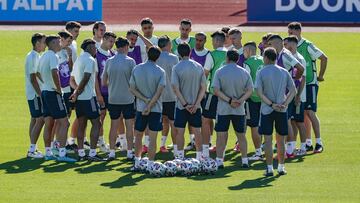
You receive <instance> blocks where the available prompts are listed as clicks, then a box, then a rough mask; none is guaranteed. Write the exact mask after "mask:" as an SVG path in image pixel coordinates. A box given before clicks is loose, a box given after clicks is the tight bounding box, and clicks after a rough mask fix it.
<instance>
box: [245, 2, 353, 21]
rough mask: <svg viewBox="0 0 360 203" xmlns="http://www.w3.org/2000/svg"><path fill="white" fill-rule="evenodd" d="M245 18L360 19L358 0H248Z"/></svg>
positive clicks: (250, 19)
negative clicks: (246, 16)
mask: <svg viewBox="0 0 360 203" xmlns="http://www.w3.org/2000/svg"><path fill="white" fill-rule="evenodd" d="M247 6H248V8H247V11H248V22H274V23H276V22H291V21H300V22H308V23H360V0H248V1H247Z"/></svg>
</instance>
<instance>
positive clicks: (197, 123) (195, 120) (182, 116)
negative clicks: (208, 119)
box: [174, 108, 201, 128]
mask: <svg viewBox="0 0 360 203" xmlns="http://www.w3.org/2000/svg"><path fill="white" fill-rule="evenodd" d="M186 123H189V125H190V126H192V127H194V128H200V127H201V109H198V110H197V111H196V112H195V113H194V114H190V113H189V112H188V111H187V110H186V109H183V110H180V109H178V108H176V110H175V122H174V125H175V127H177V128H185V126H186Z"/></svg>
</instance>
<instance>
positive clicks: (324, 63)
mask: <svg viewBox="0 0 360 203" xmlns="http://www.w3.org/2000/svg"><path fill="white" fill-rule="evenodd" d="M319 59H320V72H319V76H318V78H317V79H318V81H319V82H322V81H324V74H325V71H326V68H327V63H328V57H327V56H326V55H325V54H322V55H321V56H320V57H319Z"/></svg>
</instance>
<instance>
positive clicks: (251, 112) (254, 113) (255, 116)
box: [245, 99, 261, 128]
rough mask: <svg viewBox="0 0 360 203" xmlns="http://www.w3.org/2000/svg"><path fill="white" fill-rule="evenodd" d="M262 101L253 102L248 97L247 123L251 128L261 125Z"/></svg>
mask: <svg viewBox="0 0 360 203" xmlns="http://www.w3.org/2000/svg"><path fill="white" fill-rule="evenodd" d="M260 108H261V102H253V101H252V100H251V99H248V100H247V102H246V103H245V110H246V125H247V126H249V127H250V128H256V127H259V120H260Z"/></svg>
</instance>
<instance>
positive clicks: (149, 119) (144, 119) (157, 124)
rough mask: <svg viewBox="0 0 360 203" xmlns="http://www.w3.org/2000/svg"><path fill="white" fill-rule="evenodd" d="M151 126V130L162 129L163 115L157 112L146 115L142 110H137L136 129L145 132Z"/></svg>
mask: <svg viewBox="0 0 360 203" xmlns="http://www.w3.org/2000/svg"><path fill="white" fill-rule="evenodd" d="M147 126H149V130H151V131H162V115H161V113H157V112H150V114H149V115H147V116H144V115H142V112H140V111H137V112H136V117H135V130H137V131H139V132H144V130H145V129H146V127H147Z"/></svg>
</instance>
